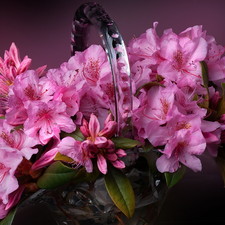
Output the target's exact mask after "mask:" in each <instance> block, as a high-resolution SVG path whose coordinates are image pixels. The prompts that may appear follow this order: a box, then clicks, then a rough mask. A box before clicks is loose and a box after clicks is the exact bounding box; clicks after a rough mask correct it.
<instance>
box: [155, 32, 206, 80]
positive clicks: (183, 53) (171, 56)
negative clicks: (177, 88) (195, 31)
mask: <svg viewBox="0 0 225 225" xmlns="http://www.w3.org/2000/svg"><path fill="white" fill-rule="evenodd" d="M206 54H207V42H206V41H205V40H204V39H203V38H201V37H196V38H193V39H192V40H190V39H189V40H188V41H185V42H184V43H181V42H180V39H179V37H178V36H177V35H175V34H174V33H173V32H172V31H169V32H168V33H164V35H163V37H162V38H161V43H160V55H161V57H162V58H164V59H165V61H163V62H161V63H160V64H159V66H158V68H157V72H158V74H160V75H162V76H163V77H165V78H166V79H168V80H171V81H178V80H179V79H180V78H182V77H184V76H189V77H190V78H191V79H192V80H193V81H198V82H201V79H202V78H201V66H200V63H199V62H200V61H202V60H204V59H205V57H206Z"/></svg>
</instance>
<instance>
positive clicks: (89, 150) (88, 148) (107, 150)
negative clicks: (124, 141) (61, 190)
mask: <svg viewBox="0 0 225 225" xmlns="http://www.w3.org/2000/svg"><path fill="white" fill-rule="evenodd" d="M110 118H111V114H110V115H109V116H108V117H107V118H106V123H105V126H104V128H103V130H101V131H100V123H99V121H98V119H97V117H96V116H95V115H94V114H91V117H90V121H89V123H87V121H85V120H84V122H83V126H82V127H81V132H82V133H83V135H84V136H85V137H86V140H84V141H83V142H80V141H76V140H74V139H73V138H70V137H66V138H64V139H63V140H62V141H61V143H60V144H59V146H58V151H59V152H60V153H61V154H63V155H67V156H69V157H70V158H72V159H74V162H75V163H76V164H77V165H78V166H79V165H83V166H85V168H86V170H87V172H92V170H93V165H92V161H91V159H92V158H97V165H98V168H99V170H100V171H101V172H102V173H103V174H106V173H107V161H109V162H111V163H112V164H113V166H115V167H116V168H120V169H121V168H124V167H125V164H124V162H123V161H121V160H120V159H118V157H124V156H126V153H125V151H124V150H122V149H119V150H116V149H115V146H114V143H113V142H112V141H111V140H110V139H109V138H111V137H112V136H113V135H114V134H115V133H116V130H117V123H116V122H114V121H111V119H110Z"/></svg>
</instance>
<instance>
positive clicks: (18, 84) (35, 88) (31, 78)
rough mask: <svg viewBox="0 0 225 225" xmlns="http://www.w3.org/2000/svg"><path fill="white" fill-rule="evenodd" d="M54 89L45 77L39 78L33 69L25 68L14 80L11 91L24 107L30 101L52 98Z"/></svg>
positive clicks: (43, 100) (45, 100)
mask: <svg viewBox="0 0 225 225" xmlns="http://www.w3.org/2000/svg"><path fill="white" fill-rule="evenodd" d="M54 91H55V90H54V86H53V84H52V83H51V81H50V80H49V79H47V78H45V77H42V78H39V76H38V74H37V72H36V71H34V70H27V71H26V72H24V73H23V74H20V75H18V76H17V77H16V79H15V81H14V87H13V93H14V95H15V96H16V97H18V98H20V99H21V100H22V102H23V104H24V107H25V108H27V107H28V105H29V103H30V102H31V101H42V102H46V103H47V102H48V101H49V100H51V99H52V98H53V97H52V95H53V93H54Z"/></svg>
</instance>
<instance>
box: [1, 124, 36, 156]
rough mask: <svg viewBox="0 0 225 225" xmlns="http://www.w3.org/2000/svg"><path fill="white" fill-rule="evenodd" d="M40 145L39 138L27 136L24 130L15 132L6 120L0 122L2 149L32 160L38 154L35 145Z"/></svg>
mask: <svg viewBox="0 0 225 225" xmlns="http://www.w3.org/2000/svg"><path fill="white" fill-rule="evenodd" d="M37 144H40V142H39V141H38V139H37V138H32V137H29V136H27V135H26V134H25V133H24V132H23V130H14V127H12V126H11V125H9V124H8V123H7V122H6V121H5V120H0V149H1V150H5V151H7V152H14V153H16V154H18V155H21V156H23V157H25V158H26V159H28V160H29V159H30V158H31V156H32V155H33V154H36V153H37V152H38V149H37V148H34V146H35V145H37Z"/></svg>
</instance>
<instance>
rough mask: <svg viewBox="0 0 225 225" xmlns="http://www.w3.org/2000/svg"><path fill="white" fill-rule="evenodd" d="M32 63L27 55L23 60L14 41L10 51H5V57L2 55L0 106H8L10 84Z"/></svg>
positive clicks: (0, 66)
mask: <svg viewBox="0 0 225 225" xmlns="http://www.w3.org/2000/svg"><path fill="white" fill-rule="evenodd" d="M30 64H31V59H29V58H28V57H27V56H25V57H24V59H23V61H22V62H21V60H20V56H19V51H18V48H17V47H16V45H15V44H14V43H12V45H11V46H10V49H9V51H5V55H4V59H2V58H1V57H0V102H1V105H0V107H1V108H2V109H7V108H8V93H9V86H10V85H12V84H13V83H14V79H15V78H16V76H17V75H18V74H20V73H23V72H24V71H26V70H27V69H28V68H29V67H30Z"/></svg>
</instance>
